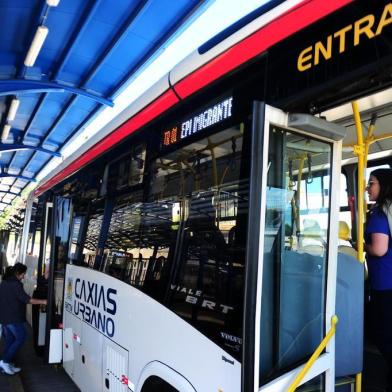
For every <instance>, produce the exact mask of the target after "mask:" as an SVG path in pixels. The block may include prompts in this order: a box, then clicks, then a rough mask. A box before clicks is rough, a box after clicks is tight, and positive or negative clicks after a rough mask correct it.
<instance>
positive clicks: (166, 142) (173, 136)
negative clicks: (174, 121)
mask: <svg viewBox="0 0 392 392" xmlns="http://www.w3.org/2000/svg"><path fill="white" fill-rule="evenodd" d="M232 109H233V97H229V98H225V99H224V100H222V101H220V102H218V103H216V104H215V105H213V106H210V107H208V108H206V109H205V110H203V111H202V112H199V113H196V114H195V115H193V116H192V117H190V118H188V119H186V120H185V121H183V122H181V123H180V124H178V125H175V126H172V127H169V128H168V129H165V130H164V131H163V132H162V146H163V147H168V146H172V145H175V144H177V143H179V142H180V141H183V140H185V139H186V138H188V137H190V136H193V135H195V134H197V133H199V132H200V131H203V130H204V129H207V128H209V127H211V126H212V125H216V124H219V123H220V122H222V121H224V120H227V119H228V118H230V117H231V116H232Z"/></svg>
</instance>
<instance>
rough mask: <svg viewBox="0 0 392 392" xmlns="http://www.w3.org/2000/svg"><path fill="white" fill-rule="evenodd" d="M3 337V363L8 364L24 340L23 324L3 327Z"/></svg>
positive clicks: (24, 330)
mask: <svg viewBox="0 0 392 392" xmlns="http://www.w3.org/2000/svg"><path fill="white" fill-rule="evenodd" d="M3 337H4V341H5V345H4V353H3V361H4V362H7V363H10V362H12V360H13V359H14V356H15V354H16V352H17V351H18V350H19V348H20V347H21V346H22V345H23V343H24V342H25V340H26V329H25V326H24V323H15V324H6V325H3Z"/></svg>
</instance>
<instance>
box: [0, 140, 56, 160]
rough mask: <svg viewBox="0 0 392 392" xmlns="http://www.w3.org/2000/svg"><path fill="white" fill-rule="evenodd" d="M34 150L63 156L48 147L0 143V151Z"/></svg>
mask: <svg viewBox="0 0 392 392" xmlns="http://www.w3.org/2000/svg"><path fill="white" fill-rule="evenodd" d="M24 150H32V151H39V152H45V153H46V154H49V155H52V156H54V157H61V154H60V153H59V152H57V151H52V150H48V149H47V148H42V147H35V146H27V145H25V144H18V143H17V144H0V152H11V151H24Z"/></svg>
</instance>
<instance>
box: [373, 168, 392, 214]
mask: <svg viewBox="0 0 392 392" xmlns="http://www.w3.org/2000/svg"><path fill="white" fill-rule="evenodd" d="M370 175H371V176H373V177H376V178H377V180H378V182H379V183H380V194H379V195H378V198H377V205H379V206H380V207H386V208H389V207H390V205H391V204H392V169H376V170H373V171H372V172H371V173H370Z"/></svg>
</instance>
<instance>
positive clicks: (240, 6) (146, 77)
mask: <svg viewBox="0 0 392 392" xmlns="http://www.w3.org/2000/svg"><path fill="white" fill-rule="evenodd" d="M267 2H268V0H215V1H211V2H210V4H211V5H210V6H209V7H207V8H206V7H204V9H202V11H201V12H200V14H199V15H198V16H197V17H196V18H195V19H194V20H193V21H192V23H190V25H189V26H188V27H187V28H186V29H185V30H184V31H182V32H181V34H178V35H177V36H176V37H175V38H174V39H172V40H171V41H170V42H169V43H168V44H167V45H166V46H165V47H163V48H162V49H161V50H160V51H159V53H158V55H156V56H155V57H154V59H153V60H150V62H149V64H148V66H147V67H144V69H142V70H141V71H140V72H139V73H138V74H136V75H135V76H134V77H133V79H132V80H130V81H129V84H128V86H127V87H126V88H125V89H124V90H123V91H122V93H121V94H120V95H118V96H117V97H116V98H115V99H114V107H113V108H110V107H107V108H105V109H103V110H102V111H101V113H100V114H99V115H98V116H97V117H96V118H95V119H92V120H91V121H90V123H89V124H87V126H86V127H85V128H84V129H82V130H80V131H79V132H78V133H77V134H76V135H75V136H74V137H73V138H72V139H71V140H70V141H69V142H68V143H67V145H65V146H64V147H63V148H62V150H61V151H60V152H61V154H62V156H63V157H62V158H53V159H52V160H51V161H50V162H49V163H48V165H46V167H45V168H44V169H43V170H42V171H41V172H40V173H39V174H38V175H37V179H38V180H41V179H42V178H44V177H45V176H46V175H47V174H49V173H50V172H51V171H52V170H53V169H54V168H55V167H57V165H58V164H59V162H61V160H63V159H65V158H67V157H68V156H70V155H71V154H72V153H73V152H75V151H76V150H77V149H78V147H79V146H81V145H82V144H83V143H84V142H86V140H88V139H89V138H91V137H92V136H93V135H94V134H95V133H97V132H98V131H99V130H100V129H101V128H103V127H104V126H105V125H106V124H107V123H108V122H109V121H110V120H112V119H113V118H114V117H115V116H117V115H118V114H119V113H120V112H122V111H123V110H124V109H125V108H126V107H127V106H129V105H130V104H131V103H132V102H133V101H134V100H136V99H137V98H138V97H139V96H140V95H141V94H143V92H144V91H146V90H147V89H148V88H149V87H151V86H152V85H153V84H154V83H155V82H157V81H158V80H159V79H160V78H161V77H162V76H164V75H165V74H166V73H168V72H169V71H170V70H171V69H172V68H173V67H174V66H175V65H176V64H178V63H179V62H180V61H181V60H183V59H184V58H185V57H186V56H187V55H188V54H190V53H191V52H193V51H194V50H195V49H197V48H198V47H199V46H200V45H202V44H203V43H204V42H206V41H208V39H210V38H211V37H213V36H215V35H216V34H218V33H219V32H221V31H222V30H224V29H225V28H226V27H228V26H230V25H232V24H233V23H235V22H236V21H237V20H239V19H241V18H242V17H243V16H245V15H247V14H249V13H250V12H252V11H253V10H255V9H256V8H258V7H260V6H261V5H263V4H265V3H267Z"/></svg>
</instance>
